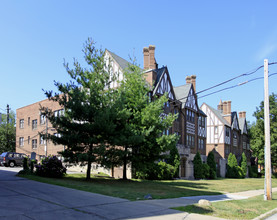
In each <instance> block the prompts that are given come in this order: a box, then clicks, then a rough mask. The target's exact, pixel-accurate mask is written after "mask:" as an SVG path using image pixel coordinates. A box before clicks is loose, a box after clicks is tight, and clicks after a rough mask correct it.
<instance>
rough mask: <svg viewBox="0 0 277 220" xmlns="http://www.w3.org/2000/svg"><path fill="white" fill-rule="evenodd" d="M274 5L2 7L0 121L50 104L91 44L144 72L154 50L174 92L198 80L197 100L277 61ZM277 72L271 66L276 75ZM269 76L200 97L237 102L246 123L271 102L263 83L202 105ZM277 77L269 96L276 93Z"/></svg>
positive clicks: (145, 0)
mask: <svg viewBox="0 0 277 220" xmlns="http://www.w3.org/2000/svg"><path fill="white" fill-rule="evenodd" d="M276 8H277V1H275V0H266V1H260V0H245V1H240V0H233V1H222V0H218V1H216V0H211V1H206V0H202V1H200V0H195V1H187V0H179V1H174V0H172V1H168V0H167V1H166V0H152V1H149V0H140V1H130V0H129V1H127V0H125V1H124V0H117V1H114V0H110V1H107V0H103V1H93V0H78V1H71V0H59V1H56V0H47V1H36V0H24V1H22V0H0V30H1V38H0V74H1V75H0V113H5V111H6V106H7V104H9V106H10V108H11V110H12V111H14V112H16V109H18V108H21V107H24V106H26V105H29V104H32V103H34V102H38V101H40V100H43V99H46V96H45V94H44V91H43V90H45V91H49V90H54V91H55V89H56V87H55V85H54V81H58V82H62V83H66V82H69V80H70V78H69V76H68V74H67V72H66V71H65V68H64V66H63V64H64V62H68V63H69V64H72V63H73V60H74V58H76V59H77V60H79V61H80V62H81V63H82V62H83V53H82V49H83V46H84V43H85V41H86V40H87V39H88V38H92V39H93V40H94V41H95V42H96V47H98V48H102V49H105V48H107V49H109V50H110V51H112V52H114V53H115V54H117V55H119V56H121V57H122V58H124V59H126V60H128V59H129V57H132V58H136V60H137V63H138V64H139V65H140V66H141V67H143V54H142V51H143V47H147V46H149V45H155V46H156V50H155V57H156V61H157V63H158V64H159V66H160V67H161V66H167V67H168V70H169V73H170V77H171V81H172V83H173V85H174V86H180V85H183V84H185V83H186V80H185V78H186V76H190V75H196V76H197V78H196V92H199V91H202V90H204V89H207V88H209V87H211V86H214V85H217V84H219V83H221V82H223V81H226V80H229V79H231V78H234V77H236V76H239V75H241V74H244V73H249V72H250V71H252V70H255V69H256V68H257V67H259V66H261V65H263V63H264V59H268V61H269V63H271V62H276V61H277V22H276V21H277V13H276ZM275 72H277V64H276V65H270V66H269V74H272V73H275ZM263 74H264V73H263V68H261V69H260V70H258V71H257V72H255V73H253V74H252V75H248V76H244V77H240V78H238V79H236V80H233V81H231V82H229V83H227V84H224V85H222V86H220V87H217V88H215V89H213V90H209V91H207V92H203V93H201V94H198V97H199V99H198V105H199V107H200V106H201V105H202V103H203V102H205V103H207V104H208V105H210V106H212V107H214V108H217V105H218V103H219V101H220V99H221V100H222V101H227V100H231V101H232V111H237V112H239V111H246V117H247V120H248V121H250V122H253V121H255V118H254V117H253V113H254V112H255V111H256V107H258V106H259V105H260V102H261V101H262V100H263V99H264V81H263V79H260V80H255V81H252V82H249V83H246V84H243V85H241V86H238V87H235V88H233V89H229V90H225V91H222V92H219V93H215V94H213V95H209V96H206V97H202V98H201V96H203V95H206V94H208V93H210V92H215V91H217V90H220V89H224V88H226V87H230V86H234V85H238V84H240V83H243V82H245V81H249V80H251V79H254V78H258V77H263ZM276 85H277V75H273V76H271V77H270V78H269V94H272V93H273V92H274V93H277V91H276V88H277V87H276Z"/></svg>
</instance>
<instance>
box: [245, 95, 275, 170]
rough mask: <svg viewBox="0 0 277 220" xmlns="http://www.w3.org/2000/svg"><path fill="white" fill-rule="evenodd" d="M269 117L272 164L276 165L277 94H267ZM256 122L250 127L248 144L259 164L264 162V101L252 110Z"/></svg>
mask: <svg viewBox="0 0 277 220" xmlns="http://www.w3.org/2000/svg"><path fill="white" fill-rule="evenodd" d="M269 112H270V113H269V118H270V142H271V162H272V166H277V96H276V94H274V93H273V94H271V95H270V96H269ZM254 116H255V117H256V122H254V123H253V124H252V125H251V127H250V145H251V149H252V151H253V156H256V157H257V158H258V161H259V164H264V145H265V141H264V139H265V138H264V102H263V101H262V102H261V104H260V106H259V107H257V108H256V111H255V112H254Z"/></svg>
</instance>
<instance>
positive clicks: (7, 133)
mask: <svg viewBox="0 0 277 220" xmlns="http://www.w3.org/2000/svg"><path fill="white" fill-rule="evenodd" d="M9 123H10V106H9V104H7V123H6V141H7V143H6V146H7V149H8V148H9V142H10V141H9Z"/></svg>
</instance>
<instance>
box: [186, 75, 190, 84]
mask: <svg viewBox="0 0 277 220" xmlns="http://www.w3.org/2000/svg"><path fill="white" fill-rule="evenodd" d="M190 83H191V77H190V76H187V77H186V84H190Z"/></svg>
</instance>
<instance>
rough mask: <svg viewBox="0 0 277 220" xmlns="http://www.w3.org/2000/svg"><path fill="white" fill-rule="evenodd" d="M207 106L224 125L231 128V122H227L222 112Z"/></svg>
mask: <svg viewBox="0 0 277 220" xmlns="http://www.w3.org/2000/svg"><path fill="white" fill-rule="evenodd" d="M205 105H207V106H208V107H209V108H210V109H211V111H212V112H213V113H214V114H215V115H216V116H217V118H218V119H219V120H220V121H221V122H222V123H223V124H225V125H228V126H231V125H230V124H229V122H228V121H226V119H225V118H224V117H223V115H222V114H221V112H220V111H219V110H216V109H214V108H213V107H211V106H209V105H208V104H207V103H205Z"/></svg>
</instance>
